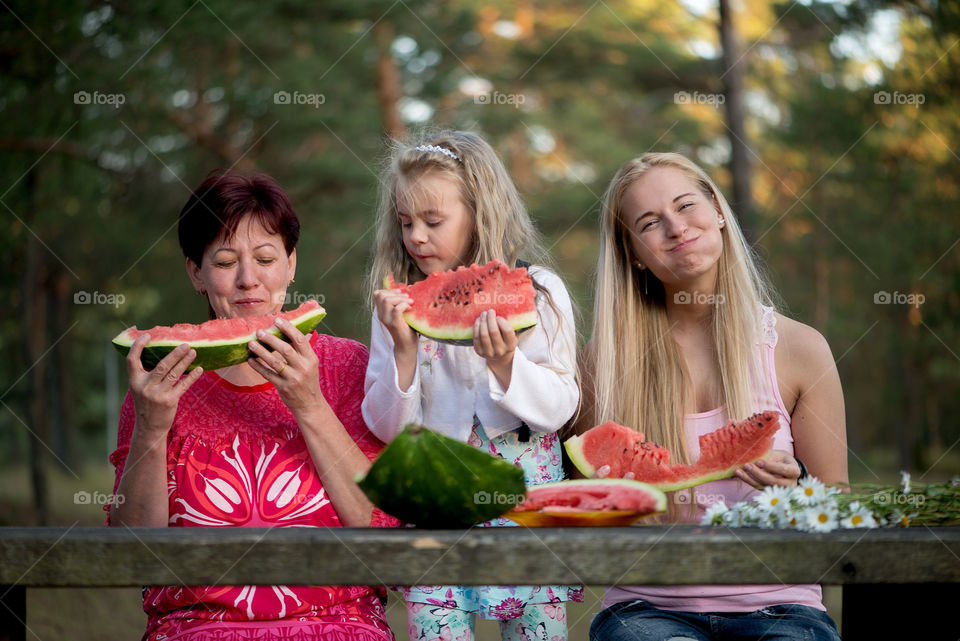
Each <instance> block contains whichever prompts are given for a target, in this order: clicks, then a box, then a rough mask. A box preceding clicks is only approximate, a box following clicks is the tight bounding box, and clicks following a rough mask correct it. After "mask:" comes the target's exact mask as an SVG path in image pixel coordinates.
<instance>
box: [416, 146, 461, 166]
mask: <svg viewBox="0 0 960 641" xmlns="http://www.w3.org/2000/svg"><path fill="white" fill-rule="evenodd" d="M416 150H417V151H434V152H437V153H441V154H443V155H445V156H450V157H451V158H453V159H454V160H456V161H457V162H459V163H462V162H463V161H462V160H460V156H458V155H457V154H455V153H453V152H452V151H450V150H449V149H446V148H444V147H438V146H437V145H420V146H419V147H417V148H416Z"/></svg>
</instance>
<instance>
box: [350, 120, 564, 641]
mask: <svg viewBox="0 0 960 641" xmlns="http://www.w3.org/2000/svg"><path fill="white" fill-rule="evenodd" d="M392 152H393V153H392V155H391V158H390V164H389V166H388V167H387V168H386V170H385V172H384V175H383V178H382V180H381V186H382V193H381V202H380V212H379V218H378V229H377V243H376V248H375V255H374V262H373V268H372V270H371V275H370V276H371V281H372V282H373V283H375V284H379V283H381V282H382V279H383V277H384V276H386V275H387V274H389V273H392V274H393V275H394V277H395V278H396V280H397V281H399V282H415V281H418V280H422V279H423V278H425V277H426V276H427V275H429V274H430V273H432V272H435V271H442V270H448V269H454V268H456V267H458V266H460V265H470V264H471V263H479V264H485V263H487V262H489V261H491V260H494V259H499V260H501V261H503V262H505V263H507V264H509V265H511V266H513V265H514V264H515V263H517V261H518V259H521V258H525V259H527V260H531V261H536V262H537V263H541V261H540V260H537V259H539V258H542V257H543V251H542V250H541V249H540V248H539V243H538V242H537V235H536V233H535V231H534V228H533V224H532V223H531V221H530V218H529V216H528V215H527V211H526V208H525V207H524V206H523V203H522V202H521V200H520V196H519V194H518V193H517V190H516V188H515V187H514V185H513V181H511V180H510V177H509V175H508V174H507V171H506V168H505V167H504V166H503V163H502V162H500V159H499V158H498V157H497V154H496V153H495V152H494V150H493V148H491V147H490V145H489V144H487V143H486V142H485V141H484V140H483V139H482V138H480V137H479V136H477V135H476V134H473V133H469V132H464V131H447V132H441V133H439V134H436V135H434V136H430V137H428V138H425V139H423V140H421V141H418V142H415V143H413V144H410V145H405V144H399V143H398V144H396V145H395V146H394V148H393V150H392ZM528 269H529V272H530V276H531V278H532V279H533V281H534V288H535V289H536V290H537V300H536V305H537V313H538V317H539V318H538V321H539V322H538V323H537V325H536V326H535V327H533V328H532V329H530V330H528V331H526V332H524V333H523V334H521V335H520V336H517V335H515V334H514V332H513V330H512V329H510V326H509V325H508V324H507V323H506V321H505V320H504V319H503V318H497V316H496V314H494V313H493V311H492V310H488V311H486V312H484V313H483V314H482V315H481V316H480V317H479V318H478V319H477V321H476V324H475V326H474V336H475V337H476V338H475V339H474V341H473V345H446V344H441V343H437V342H436V341H434V340H430V339H427V338H425V337H423V336H419V335H418V334H416V333H415V332H414V331H413V330H411V329H410V327H409V326H408V325H407V323H406V321H404V320H403V312H404V311H405V310H406V309H407V308H408V307H409V303H410V301H409V298H408V297H407V295H406V294H403V293H400V292H399V291H397V290H389V289H376V290H375V291H374V292H373V301H374V306H375V311H374V316H373V322H372V325H373V327H372V332H371V337H370V349H371V359H370V364H369V365H368V367H367V375H366V381H365V390H366V396H365V398H364V400H363V416H364V418H365V419H366V422H367V425H368V426H369V427H370V430H371V431H372V432H373V433H374V434H376V435H377V436H378V437H379V438H380V439H382V440H383V441H385V442H389V441H391V440H393V438H394V437H396V435H397V434H398V433H399V432H400V430H401V429H402V428H403V426H404V425H405V424H407V423H421V424H423V425H426V426H427V427H429V428H430V429H432V430H434V431H437V432H440V433H442V434H445V435H447V436H450V437H452V438H455V439H458V440H460V441H464V442H467V443H470V444H471V445H474V446H475V447H478V448H480V449H483V450H484V451H486V452H489V453H490V454H493V455H495V456H500V457H502V458H504V459H506V460H508V461H511V462H513V463H514V464H516V465H518V466H520V467H521V468H523V471H524V477H525V480H526V483H527V484H528V485H536V484H540V483H546V482H550V481H559V480H561V479H562V478H563V468H562V464H561V453H560V441H559V439H558V438H557V431H558V430H559V429H560V428H561V427H563V425H564V424H565V423H566V422H567V421H568V420H569V419H570V418H571V417H572V416H573V414H574V412H575V411H576V409H577V404H578V401H579V397H580V393H579V390H578V388H577V382H576V338H575V333H574V320H573V309H572V306H571V303H570V298H569V296H568V295H567V289H566V287H565V286H564V284H563V281H561V279H560V277H559V276H557V275H556V274H555V273H553V272H552V271H550V270H548V269H546V268H545V267H543V266H542V263H541V264H535V265H531V266H529V267H528ZM374 287H379V285H374ZM485 525H496V526H503V525H512V523H510V522H509V521H507V520H506V519H503V518H499V519H494V520H493V521H491V522H489V523H486V524H485ZM401 590H402V592H403V595H404V598H405V599H406V601H407V613H408V621H409V629H408V631H409V634H410V638H411V639H434V638H440V639H451V640H452V639H458V640H462V641H469V640H470V639H472V638H473V633H474V625H475V622H476V617H477V616H479V617H480V618H483V619H494V620H497V621H498V622H499V623H500V635H501V639H503V640H504V641H513V640H516V641H527V640H528V639H551V640H553V641H564V640H565V639H566V638H567V623H566V610H565V603H566V602H567V601H580V600H582V593H583V590H582V588H577V587H570V586H556V585H555V586H414V587H403V588H401Z"/></svg>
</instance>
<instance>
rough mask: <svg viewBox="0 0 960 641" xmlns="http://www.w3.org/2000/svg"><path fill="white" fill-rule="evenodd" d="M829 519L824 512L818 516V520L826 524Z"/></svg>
mask: <svg viewBox="0 0 960 641" xmlns="http://www.w3.org/2000/svg"><path fill="white" fill-rule="evenodd" d="M829 518H830V517H828V516H827V515H826V514H824V513H823V512H821V513H820V514H819V515H817V520H818V521H820V522H821V523H826V522H827V520H828V519H829Z"/></svg>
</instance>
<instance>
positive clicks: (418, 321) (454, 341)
mask: <svg viewBox="0 0 960 641" xmlns="http://www.w3.org/2000/svg"><path fill="white" fill-rule="evenodd" d="M501 265H502V263H501V262H500V261H491V262H489V263H487V264H486V265H483V266H479V265H471V266H470V267H469V268H466V267H460V268H458V270H459V269H477V271H480V272H482V271H483V270H485V269H489V268H490V267H491V266H494V267H499V266H501ZM517 269H525V268H522V267H521V268H517ZM458 270H450V271H451V272H453V273H456V271H458ZM444 273H447V272H436V273H434V274H431V275H430V278H432V277H435V276H438V275H441V274H444ZM510 273H513V270H511V272H510ZM478 275H480V274H478ZM528 276H529V275H528ZM383 286H384V288H386V289H403V288H406V287H408V286H407V285H403V284H398V283H397V282H395V281H394V280H393V275H392V274H388V275H387V276H386V277H385V278H384V279H383ZM498 315H499V316H500V317H501V318H503V319H504V320H506V321H507V324H508V325H509V326H510V328H511V329H512V330H513V331H514V333H516V334H517V335H519V334H521V333H523V332H525V331H526V330H528V329H530V328H532V327H534V326H535V325H536V324H537V322H538V320H539V319H538V317H537V310H536V306H534V308H533V309H532V310H530V311H527V312H520V313H514V314H507V315H503V314H498ZM403 319H404V320H405V321H406V322H407V325H409V326H410V327H411V328H412V329H413V330H414V331H416V332H417V333H418V334H420V335H422V336H425V337H427V338H431V339H433V340H435V341H437V342H440V343H447V344H450V345H473V323H471V324H470V325H469V326H464V325H460V324H452V325H436V324H432V323H431V322H430V321H429V319H427V318H423V317H421V316H418V315H417V314H416V312H415V310H408V311H406V312H404V314H403Z"/></svg>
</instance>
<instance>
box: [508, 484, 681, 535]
mask: <svg viewBox="0 0 960 641" xmlns="http://www.w3.org/2000/svg"><path fill="white" fill-rule="evenodd" d="M666 509H667V497H666V496H665V495H664V494H663V492H661V491H660V490H658V489H657V488H655V487H653V486H651V485H647V484H646V483H641V482H639V481H630V480H627V479H586V480H577V481H559V482H557V483H546V484H544V485H536V486H534V487H530V488H527V498H526V499H525V500H524V501H523V503H521V504H520V505H518V506H517V507H515V508H514V509H512V510H510V511H509V512H507V514H506V516H507V518H508V519H510V520H512V521H515V522H517V523H519V524H520V525H526V526H527V527H564V526H579V525H590V526H597V525H607V526H615V525H630V524H631V523H634V522H636V521H638V520H640V519H642V518H643V517H645V516H648V515H650V514H657V513H659V512H663V511H665V510H666Z"/></svg>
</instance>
